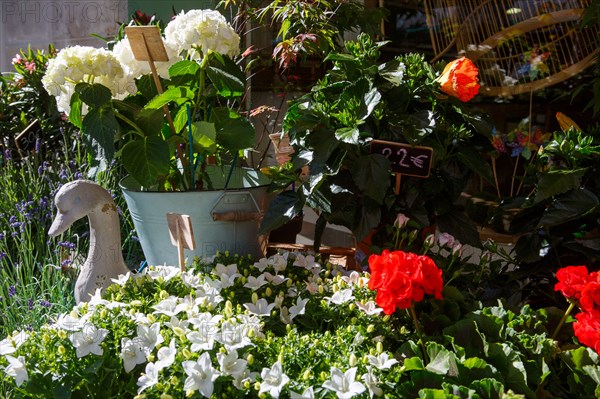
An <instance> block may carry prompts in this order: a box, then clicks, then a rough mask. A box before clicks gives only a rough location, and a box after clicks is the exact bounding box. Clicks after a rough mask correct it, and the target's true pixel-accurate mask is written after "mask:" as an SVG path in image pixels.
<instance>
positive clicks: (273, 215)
mask: <svg viewBox="0 0 600 399" xmlns="http://www.w3.org/2000/svg"><path fill="white" fill-rule="evenodd" d="M303 206H304V204H303V201H301V199H300V197H299V196H298V194H297V193H296V192H295V191H293V190H286V191H284V192H282V193H280V194H278V195H277V196H276V197H275V198H274V199H273V201H271V204H270V205H269V208H268V209H267V211H266V212H265V216H264V217H263V219H262V222H261V225H260V234H266V233H268V232H269V231H271V230H275V229H276V228H278V227H281V226H283V225H284V224H286V223H287V222H289V221H290V220H292V219H293V218H294V217H296V216H297V215H299V214H300V213H302V207H303Z"/></svg>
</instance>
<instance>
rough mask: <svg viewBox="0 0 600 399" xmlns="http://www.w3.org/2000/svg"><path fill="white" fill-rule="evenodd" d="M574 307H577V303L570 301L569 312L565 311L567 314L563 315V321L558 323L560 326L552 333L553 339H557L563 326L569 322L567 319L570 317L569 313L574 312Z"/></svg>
mask: <svg viewBox="0 0 600 399" xmlns="http://www.w3.org/2000/svg"><path fill="white" fill-rule="evenodd" d="M574 307H575V302H571V301H570V300H569V307H568V308H567V310H566V311H565V314H564V315H563V317H562V319H560V321H559V322H558V325H557V326H556V328H555V329H554V332H553V333H552V336H551V337H550V338H551V339H554V338H556V335H557V334H558V332H559V331H560V329H561V328H562V326H563V325H564V324H565V321H566V320H567V317H568V316H569V313H571V311H572V310H573V308H574Z"/></svg>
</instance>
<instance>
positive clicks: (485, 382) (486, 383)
mask: <svg viewBox="0 0 600 399" xmlns="http://www.w3.org/2000/svg"><path fill="white" fill-rule="evenodd" d="M470 386H471V387H472V388H473V389H475V391H476V392H477V393H478V394H479V396H480V397H481V399H502V398H504V385H503V384H502V383H501V382H499V381H497V380H495V379H493V378H482V379H480V380H477V381H473V382H472V383H471V385H470Z"/></svg>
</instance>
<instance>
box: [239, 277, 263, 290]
mask: <svg viewBox="0 0 600 399" xmlns="http://www.w3.org/2000/svg"><path fill="white" fill-rule="evenodd" d="M265 284H267V281H266V280H265V275H264V274H261V275H259V276H258V277H254V276H248V282H247V283H246V284H244V287H245V288H250V289H251V290H252V291H256V290H257V289H259V288H260V287H262V286H263V285H265Z"/></svg>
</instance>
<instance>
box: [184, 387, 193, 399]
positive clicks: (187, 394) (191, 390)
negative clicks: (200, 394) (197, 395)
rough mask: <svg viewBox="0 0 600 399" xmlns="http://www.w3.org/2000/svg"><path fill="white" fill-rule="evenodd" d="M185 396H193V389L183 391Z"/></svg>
mask: <svg viewBox="0 0 600 399" xmlns="http://www.w3.org/2000/svg"><path fill="white" fill-rule="evenodd" d="M185 396H186V397H187V398H191V397H192V396H194V390H193V389H188V390H187V391H185Z"/></svg>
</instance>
